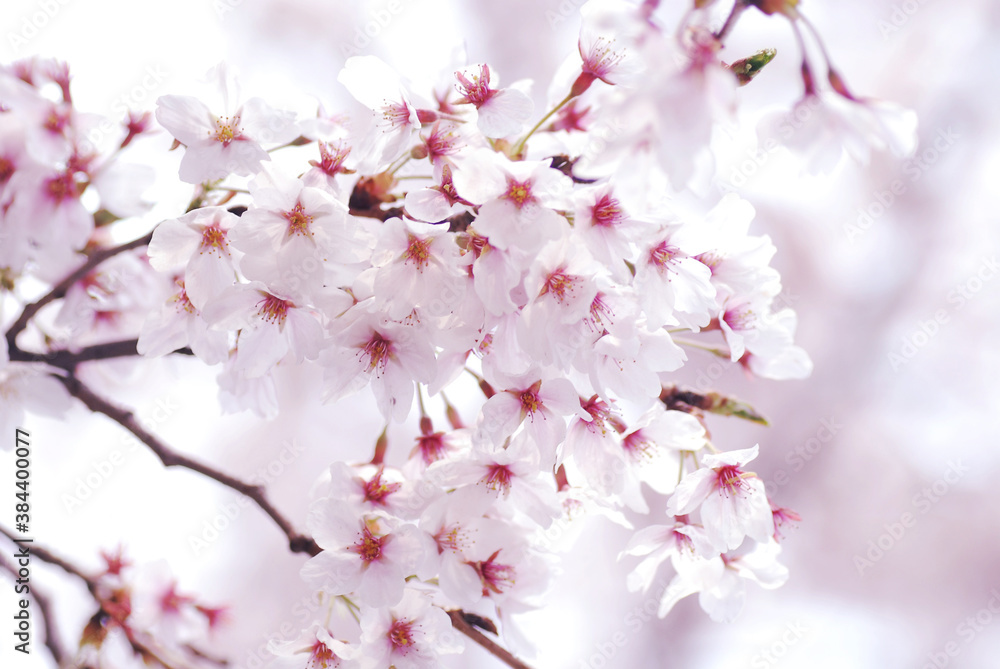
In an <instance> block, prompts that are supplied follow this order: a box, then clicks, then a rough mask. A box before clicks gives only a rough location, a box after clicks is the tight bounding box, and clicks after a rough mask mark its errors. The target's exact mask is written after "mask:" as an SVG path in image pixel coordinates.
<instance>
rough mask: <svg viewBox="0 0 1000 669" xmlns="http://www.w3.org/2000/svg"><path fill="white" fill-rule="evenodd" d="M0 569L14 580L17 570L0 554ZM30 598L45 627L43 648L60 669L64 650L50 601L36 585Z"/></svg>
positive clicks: (64, 659)
mask: <svg viewBox="0 0 1000 669" xmlns="http://www.w3.org/2000/svg"><path fill="white" fill-rule="evenodd" d="M0 567H3V568H4V569H6V570H7V571H9V572H10V573H11V575H12V576H13V577H14V578H15V579H16V578H17V568H16V567H15V566H14V565H13V564H12V563H10V562H8V561H7V558H6V556H5V555H2V554H0ZM30 596H31V598H32V599H33V600H35V604H37V605H38V611H39V613H40V614H41V616H42V626H43V627H45V647H46V648H48V649H49V652H50V653H52V659H53V660H55V661H56V666H59V667H61V666H63V663H64V662H65V661H66V650H65V649H64V648H63V646H62V642H61V641H60V640H59V634H58V633H57V632H56V624H55V620H54V619H53V618H52V600H50V599H49V597H48V595H44V594H42V592H41V591H40V590H39V589H38V586H36V585H32V586H31V595H30Z"/></svg>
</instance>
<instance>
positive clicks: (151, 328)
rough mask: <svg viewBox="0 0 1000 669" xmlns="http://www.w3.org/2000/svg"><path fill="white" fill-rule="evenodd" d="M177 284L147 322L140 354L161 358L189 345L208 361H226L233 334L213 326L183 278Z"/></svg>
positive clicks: (140, 335) (205, 361)
mask: <svg viewBox="0 0 1000 669" xmlns="http://www.w3.org/2000/svg"><path fill="white" fill-rule="evenodd" d="M175 287H176V288H175V290H174V292H173V294H172V295H171V296H170V298H169V299H168V300H167V301H166V304H164V305H163V307H162V308H161V309H160V311H159V312H157V313H155V314H153V315H152V316H150V317H149V318H148V319H147V320H146V322H145V323H144V324H143V326H142V331H141V332H140V333H139V341H138V343H137V344H136V349H137V350H138V352H139V355H145V356H150V357H159V356H162V355H167V354H168V353H171V352H173V351H176V350H177V349H180V348H184V347H185V346H188V347H190V348H191V350H192V352H193V353H194V354H195V355H196V356H198V358H200V359H201V360H202V362H204V363H205V364H208V365H214V364H217V363H220V362H222V361H223V360H225V359H226V357H227V356H228V355H229V334H228V333H226V332H222V331H219V330H211V329H209V324H208V322H207V321H206V320H205V319H204V318H202V316H201V312H200V311H199V310H198V309H197V308H196V307H195V306H194V305H193V304H191V300H190V298H188V296H187V291H186V290H185V289H184V282H183V281H182V280H177V281H176V283H175Z"/></svg>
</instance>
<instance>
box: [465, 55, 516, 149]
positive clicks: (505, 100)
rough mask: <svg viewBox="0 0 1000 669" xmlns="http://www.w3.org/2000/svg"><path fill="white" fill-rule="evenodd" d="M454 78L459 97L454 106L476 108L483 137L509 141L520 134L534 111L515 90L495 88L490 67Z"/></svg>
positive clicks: (471, 68) (467, 70) (474, 68)
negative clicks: (514, 135)
mask: <svg viewBox="0 0 1000 669" xmlns="http://www.w3.org/2000/svg"><path fill="white" fill-rule="evenodd" d="M455 78H456V79H458V92H459V93H461V94H462V97H461V98H460V99H459V100H458V102H457V103H456V104H471V105H472V106H474V107H475V108H476V111H477V112H478V115H477V119H476V125H477V126H478V127H479V130H480V131H481V132H482V133H483V135H485V136H486V137H494V138H496V137H509V136H510V135H513V134H516V133H518V132H521V130H522V129H523V128H524V126H525V124H526V123H527V122H528V120H529V119H530V118H531V113H532V112H533V111H534V109H535V105H534V103H532V101H531V98H530V97H528V95H527V94H526V92H525V91H522V90H519V89H518V88H516V87H511V88H497V87H496V86H497V83H498V82H497V76H496V74H495V73H491V72H490V66H489V65H471V66H469V67H467V68H465V69H464V70H459V71H458V72H456V73H455ZM515 86H516V85H515Z"/></svg>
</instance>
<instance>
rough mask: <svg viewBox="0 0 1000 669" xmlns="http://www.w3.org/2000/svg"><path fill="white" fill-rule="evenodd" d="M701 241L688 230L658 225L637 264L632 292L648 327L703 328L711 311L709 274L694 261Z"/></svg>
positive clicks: (710, 277)
mask: <svg viewBox="0 0 1000 669" xmlns="http://www.w3.org/2000/svg"><path fill="white" fill-rule="evenodd" d="M704 246H705V244H704V241H702V240H700V239H698V235H697V233H692V231H691V230H690V229H689V228H687V227H673V228H670V227H664V226H661V227H660V229H659V231H658V232H657V233H656V234H653V235H650V242H648V243H647V244H645V245H644V246H643V250H642V252H641V255H640V257H639V260H638V262H637V263H636V268H635V289H636V291H637V292H638V294H639V299H640V301H641V303H642V306H643V311H645V313H646V319H647V327H649V328H659V327H662V326H664V325H678V324H680V325H682V326H684V327H694V328H697V327H703V326H705V325H707V324H708V322H709V320H710V319H711V317H710V315H709V314H710V312H712V311H714V306H715V295H716V290H715V287H714V286H713V285H712V282H711V280H712V272H711V270H710V269H709V268H708V267H707V266H705V265H704V264H703V263H701V262H698V260H696V259H695V257H696V256H698V255H699V254H700V253H702V252H704V251H705V250H706V249H705V248H704Z"/></svg>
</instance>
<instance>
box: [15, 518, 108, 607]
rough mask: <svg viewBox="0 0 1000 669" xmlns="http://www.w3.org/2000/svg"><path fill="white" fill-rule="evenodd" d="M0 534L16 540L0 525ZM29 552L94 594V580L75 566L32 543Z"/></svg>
mask: <svg viewBox="0 0 1000 669" xmlns="http://www.w3.org/2000/svg"><path fill="white" fill-rule="evenodd" d="M0 534H2V535H4V536H5V537H7V538H8V539H10V540H11V541H15V540H16V539H17V537H15V536H14V535H13V534H11V532H10V530H8V529H7V528H6V527H3V526H2V525H0ZM29 550H30V552H31V555H32V556H33V557H37V558H38V559H39V560H41V561H42V562H48V563H49V564H51V565H55V566H56V567H59V568H60V569H62V570H63V571H64V572H66V573H67V574H70V575H72V576H76V577H77V578H78V579H80V580H82V581H83V582H84V583H86V584H87V589H88V590H90V592H91V593H93V592H94V588H95V582H94V579H92V578H90V577H89V576H87V575H86V574H84V573H83V572H82V571H81V570H80V569H79V568H78V567H76V566H75V565H72V564H70V563H69V562H67V561H66V560H63V559H62V558H61V557H58V556H57V555H53V554H52V553H50V552H49V551H48V550H46V549H44V548H42V547H41V546H39V545H37V544H35V543H34V542H32V543H31V547H30V549H29Z"/></svg>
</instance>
